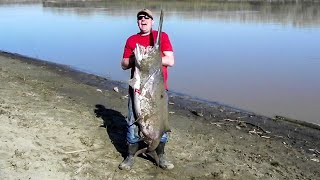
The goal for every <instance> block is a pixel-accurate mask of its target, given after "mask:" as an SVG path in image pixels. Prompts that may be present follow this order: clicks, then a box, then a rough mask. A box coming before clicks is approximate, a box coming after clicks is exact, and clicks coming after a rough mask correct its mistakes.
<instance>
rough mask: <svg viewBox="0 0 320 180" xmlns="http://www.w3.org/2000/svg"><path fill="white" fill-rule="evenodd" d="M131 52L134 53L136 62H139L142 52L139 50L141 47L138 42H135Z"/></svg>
mask: <svg viewBox="0 0 320 180" xmlns="http://www.w3.org/2000/svg"><path fill="white" fill-rule="evenodd" d="M133 53H134V56H135V57H136V62H137V63H138V64H140V63H139V62H140V61H141V60H142V58H143V54H142V52H141V48H140V45H139V44H138V43H137V44H136V48H135V49H134V50H133Z"/></svg>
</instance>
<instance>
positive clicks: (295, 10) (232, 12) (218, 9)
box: [43, 0, 320, 27]
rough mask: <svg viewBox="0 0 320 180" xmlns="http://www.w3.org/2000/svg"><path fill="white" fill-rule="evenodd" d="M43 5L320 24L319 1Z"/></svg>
mask: <svg viewBox="0 0 320 180" xmlns="http://www.w3.org/2000/svg"><path fill="white" fill-rule="evenodd" d="M43 7H63V8H62V9H49V10H52V11H59V12H64V11H66V10H67V9H66V8H74V12H75V13H78V14H83V13H86V14H90V13H94V12H96V11H97V9H100V10H104V11H106V13H108V15H115V16H131V15H132V10H134V11H136V10H138V9H140V8H141V7H151V8H152V9H153V10H155V11H156V12H157V11H158V12H159V11H160V8H162V9H164V10H165V11H167V12H169V14H168V15H167V16H168V17H170V16H179V17H180V18H186V19H192V20H194V19H203V18H205V19H210V18H212V19H220V20H225V21H241V22H260V23H279V24H291V25H292V26H298V27H309V26H319V25H320V2H314V3H312V2H299V1H296V2H287V3H284V1H279V2H277V1H273V2H272V3H269V2H208V1H165V2H164V1H123V0H121V1H103V2H90V1H84V2H82V1H81V2H76V1H71V2H70V1H66V2H64V1H60V2H55V1H43Z"/></svg>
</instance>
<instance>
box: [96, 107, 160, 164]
mask: <svg viewBox="0 0 320 180" xmlns="http://www.w3.org/2000/svg"><path fill="white" fill-rule="evenodd" d="M95 107H96V109H94V113H95V114H96V117H100V118H101V119H102V120H103V124H102V125H101V127H105V128H106V129H107V133H108V135H109V138H110V140H111V142H112V144H113V145H114V147H115V148H116V149H117V151H118V152H119V153H121V156H122V157H123V158H126V157H127V155H128V146H127V128H128V127H127V121H126V118H125V117H124V116H123V115H122V114H121V113H120V112H119V111H115V110H113V109H106V108H105V106H104V105H101V104H97V105H96V106H95ZM146 146H147V145H146V144H145V143H144V142H139V148H140V149H142V148H144V147H146ZM139 157H141V158H143V159H146V160H149V161H151V162H153V163H155V161H154V159H153V158H151V157H150V156H148V155H142V154H140V155H139Z"/></svg>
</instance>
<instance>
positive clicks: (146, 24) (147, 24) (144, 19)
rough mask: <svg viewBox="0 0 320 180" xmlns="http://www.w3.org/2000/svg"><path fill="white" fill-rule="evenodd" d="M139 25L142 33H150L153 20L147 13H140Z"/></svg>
mask: <svg viewBox="0 0 320 180" xmlns="http://www.w3.org/2000/svg"><path fill="white" fill-rule="evenodd" d="M137 21H138V27H139V29H140V31H141V33H142V34H149V33H150V32H151V28H152V24H153V20H152V19H151V17H150V16H148V15H147V14H140V15H138V19H137Z"/></svg>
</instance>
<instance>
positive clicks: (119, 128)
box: [94, 104, 127, 157]
mask: <svg viewBox="0 0 320 180" xmlns="http://www.w3.org/2000/svg"><path fill="white" fill-rule="evenodd" d="M95 107H96V108H95V109H94V113H95V114H96V117H99V118H101V119H102V120H103V124H102V125H101V127H105V128H106V129H107V133H108V135H109V138H110V140H111V142H112V144H113V145H114V147H115V148H116V149H117V151H118V152H119V153H121V155H122V157H126V156H127V146H126V144H127V141H126V133H127V122H126V119H125V117H124V116H123V115H122V114H121V113H120V112H119V111H115V110H113V109H107V108H105V106H104V105H101V104H97V105H96V106H95Z"/></svg>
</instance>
